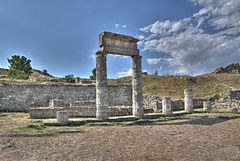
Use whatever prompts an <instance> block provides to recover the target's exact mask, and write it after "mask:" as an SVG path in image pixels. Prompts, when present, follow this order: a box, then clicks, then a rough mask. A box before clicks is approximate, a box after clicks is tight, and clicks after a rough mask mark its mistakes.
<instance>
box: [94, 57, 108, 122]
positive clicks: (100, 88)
mask: <svg viewBox="0 0 240 161" xmlns="http://www.w3.org/2000/svg"><path fill="white" fill-rule="evenodd" d="M96 107H97V111H96V112H97V114H96V115H97V118H98V119H102V120H107V119H108V86H107V55H106V53H104V52H97V53H96Z"/></svg>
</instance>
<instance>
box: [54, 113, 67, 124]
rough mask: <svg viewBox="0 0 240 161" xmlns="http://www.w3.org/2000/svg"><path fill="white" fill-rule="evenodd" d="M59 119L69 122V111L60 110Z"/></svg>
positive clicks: (59, 120)
mask: <svg viewBox="0 0 240 161" xmlns="http://www.w3.org/2000/svg"><path fill="white" fill-rule="evenodd" d="M57 121H58V122H61V123H67V122H68V112H67V111H58V112H57Z"/></svg>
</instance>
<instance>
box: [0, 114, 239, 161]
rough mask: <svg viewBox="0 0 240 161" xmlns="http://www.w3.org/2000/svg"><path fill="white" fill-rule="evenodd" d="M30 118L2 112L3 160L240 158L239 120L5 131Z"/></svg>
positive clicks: (191, 160)
mask: <svg viewBox="0 0 240 161" xmlns="http://www.w3.org/2000/svg"><path fill="white" fill-rule="evenodd" d="M29 121H31V120H30V119H29V115H28V114H24V113H4V114H3V116H0V135H1V137H0V160H1V161H5V160H9V161H14V160H21V161H22V160H119V161H120V160H121V161H122V160H160V161H161V160H163V161H168V160H169V161H170V160H176V161H185V160H187V161H196V160H198V161H199V160H204V161H206V160H216V161H221V160H228V161H229V160H230V161H231V160H232V161H239V160H240V119H231V120H226V119H220V118H194V119H186V120H175V121H169V122H159V123H154V124H150V125H146V124H145V125H138V126H110V127H109V126H96V127H88V126H79V127H47V129H52V130H53V129H55V130H56V129H59V128H64V129H66V128H68V129H69V128H70V129H81V130H83V131H84V132H83V133H71V134H69V133H68V134H56V135H53V136H42V137H36V136H35V137H26V136H25V137H24V136H17V137H16V136H15V137H7V136H4V134H6V132H8V131H9V130H10V131H11V130H12V129H16V128H19V127H22V126H23V125H26V124H28V123H29Z"/></svg>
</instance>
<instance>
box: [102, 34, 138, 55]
mask: <svg viewBox="0 0 240 161" xmlns="http://www.w3.org/2000/svg"><path fill="white" fill-rule="evenodd" d="M138 41H139V40H138V39H135V38H133V37H131V36H126V35H121V34H115V33H111V32H106V31H104V32H102V33H101V34H100V35H99V47H100V51H103V52H106V53H109V54H117V55H127V56H134V55H139V50H138V48H137V42H138Z"/></svg>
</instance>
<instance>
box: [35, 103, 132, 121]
mask: <svg viewBox="0 0 240 161" xmlns="http://www.w3.org/2000/svg"><path fill="white" fill-rule="evenodd" d="M57 111H67V112H68V115H69V117H95V116H96V108H91V107H88V106H85V107H71V108H68V107H54V108H49V107H37V108H31V109H30V117H31V118H33V119H46V118H56V114H57ZM108 115H109V116H126V115H132V107H131V106H124V107H122V106H114V107H108Z"/></svg>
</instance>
